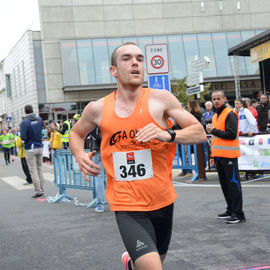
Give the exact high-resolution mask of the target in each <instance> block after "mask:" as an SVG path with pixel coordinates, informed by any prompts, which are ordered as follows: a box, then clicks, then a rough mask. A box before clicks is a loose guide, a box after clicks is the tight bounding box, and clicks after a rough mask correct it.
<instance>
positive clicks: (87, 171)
mask: <svg viewBox="0 0 270 270" xmlns="http://www.w3.org/2000/svg"><path fill="white" fill-rule="evenodd" d="M95 154H96V151H92V152H90V153H85V152H84V153H83V154H81V155H80V157H76V158H77V159H76V161H77V162H78V164H79V166H80V170H81V172H82V175H83V178H84V179H85V180H87V181H90V179H89V178H88V176H87V175H91V176H97V175H98V174H99V173H100V170H101V167H100V166H98V165H97V164H95V163H94V162H93V161H92V158H93V156H94V155H95Z"/></svg>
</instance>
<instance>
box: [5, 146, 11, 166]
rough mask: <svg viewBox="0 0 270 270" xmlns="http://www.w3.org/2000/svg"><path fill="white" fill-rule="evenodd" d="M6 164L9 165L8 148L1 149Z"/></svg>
mask: <svg viewBox="0 0 270 270" xmlns="http://www.w3.org/2000/svg"><path fill="white" fill-rule="evenodd" d="M3 151H4V157H5V161H6V164H8V163H10V148H7V147H3Z"/></svg>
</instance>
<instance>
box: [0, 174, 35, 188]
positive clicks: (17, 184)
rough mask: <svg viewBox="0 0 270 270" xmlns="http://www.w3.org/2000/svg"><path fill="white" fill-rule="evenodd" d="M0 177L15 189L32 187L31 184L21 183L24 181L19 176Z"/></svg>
mask: <svg viewBox="0 0 270 270" xmlns="http://www.w3.org/2000/svg"><path fill="white" fill-rule="evenodd" d="M1 179H2V180H3V181H5V182H6V183H7V184H9V185H10V186H12V187H14V188H15V189H17V190H26V189H33V185H23V183H25V182H26V181H25V180H24V179H22V178H21V177H19V176H8V177H1Z"/></svg>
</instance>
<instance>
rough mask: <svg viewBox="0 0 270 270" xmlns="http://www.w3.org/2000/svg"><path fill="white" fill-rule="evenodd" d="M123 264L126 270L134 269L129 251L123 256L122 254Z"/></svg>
mask: <svg viewBox="0 0 270 270" xmlns="http://www.w3.org/2000/svg"><path fill="white" fill-rule="evenodd" d="M122 263H123V265H124V267H125V270H132V267H131V258H130V256H129V254H128V252H127V251H125V252H124V253H123V254H122Z"/></svg>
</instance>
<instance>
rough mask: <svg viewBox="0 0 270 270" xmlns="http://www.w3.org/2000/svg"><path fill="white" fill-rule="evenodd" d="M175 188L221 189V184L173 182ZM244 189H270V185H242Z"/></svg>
mask: <svg viewBox="0 0 270 270" xmlns="http://www.w3.org/2000/svg"><path fill="white" fill-rule="evenodd" d="M173 186H174V187H220V185H219V184H204V185H203V184H196V183H194V184H189V183H179V182H175V181H173ZM241 186H242V187H245V188H246V187H252V188H254V187H264V188H269V187H270V184H269V185H266V184H261V185H248V184H241Z"/></svg>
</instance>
